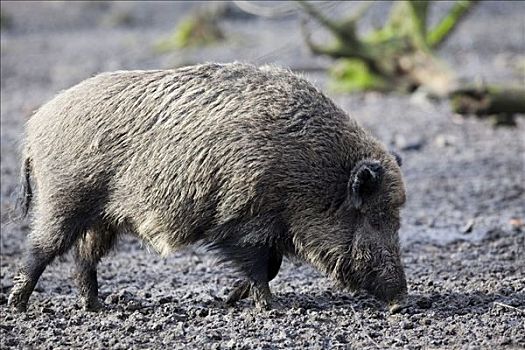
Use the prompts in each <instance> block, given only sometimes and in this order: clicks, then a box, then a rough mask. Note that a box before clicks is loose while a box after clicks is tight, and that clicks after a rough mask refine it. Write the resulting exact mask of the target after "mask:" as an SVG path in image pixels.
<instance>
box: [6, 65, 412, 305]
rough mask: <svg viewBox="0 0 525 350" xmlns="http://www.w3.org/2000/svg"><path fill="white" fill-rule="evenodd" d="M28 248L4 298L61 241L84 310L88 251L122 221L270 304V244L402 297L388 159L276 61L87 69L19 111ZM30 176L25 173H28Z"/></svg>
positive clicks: (104, 244)
mask: <svg viewBox="0 0 525 350" xmlns="http://www.w3.org/2000/svg"><path fill="white" fill-rule="evenodd" d="M23 157H24V160H23V169H22V177H23V184H24V186H23V194H22V199H23V203H22V208H23V209H24V210H26V211H27V210H28V209H29V204H30V201H31V199H32V197H33V191H32V186H33V187H35V188H36V192H35V196H34V198H33V199H34V205H33V207H34V208H33V210H34V222H33V230H32V233H31V234H30V236H29V239H28V251H27V257H26V259H25V261H24V263H23V265H22V267H21V269H20V273H19V274H18V276H17V278H16V281H15V286H14V288H13V290H12V292H11V295H10V298H9V304H10V305H12V306H13V307H14V308H16V309H18V310H25V309H26V307H27V302H28V299H29V296H30V295H31V292H32V290H33V288H34V286H35V284H36V282H37V280H38V278H39V276H40V275H41V273H42V272H43V271H44V269H45V267H46V266H47V264H49V263H50V262H51V261H52V260H53V259H54V258H55V257H56V256H58V255H61V254H63V253H65V252H67V251H68V250H69V249H70V248H73V249H74V252H75V262H76V267H77V274H76V281H77V284H78V287H79V291H80V296H81V298H82V300H83V303H84V306H85V308H86V309H97V308H99V307H100V306H101V304H100V302H99V301H98V297H97V295H98V287H97V279H96V265H97V263H98V261H99V260H100V259H101V258H102V257H103V256H104V255H105V254H106V253H107V252H108V251H109V250H110V249H111V248H112V246H113V244H114V243H115V241H116V238H117V236H118V235H119V234H121V233H132V234H134V235H136V236H138V237H140V238H141V239H143V240H145V241H147V242H149V243H150V244H151V246H153V247H154V248H155V249H156V250H157V251H158V252H159V253H161V254H163V255H165V254H168V253H170V252H172V251H174V250H176V249H178V248H180V247H183V246H187V245H190V244H201V245H204V246H205V247H207V248H208V249H210V250H213V251H216V252H217V253H218V254H219V255H220V256H221V257H222V260H224V261H227V262H230V263H233V264H234V265H235V266H236V267H238V269H239V270H240V272H241V273H242V274H243V279H242V280H241V281H240V283H239V285H238V286H237V287H236V289H235V290H234V291H233V292H232V294H231V295H230V297H229V299H228V301H229V302H235V301H236V300H238V299H240V298H244V297H246V296H249V295H251V296H252V297H253V298H254V299H255V301H256V304H257V306H259V307H268V306H269V305H270V296H271V294H270V290H269V288H268V281H270V280H271V279H273V278H274V277H275V275H276V274H277V272H278V270H279V267H280V265H281V261H282V258H283V256H296V257H299V258H302V259H304V260H306V261H308V262H310V263H312V264H313V265H315V266H316V267H317V268H318V269H320V270H321V271H323V272H325V273H327V274H328V275H329V276H331V277H332V278H333V279H334V280H335V281H337V282H338V283H339V284H340V285H341V286H342V287H345V288H349V289H359V288H364V289H366V290H368V291H370V292H371V293H372V294H374V295H375V296H377V297H379V298H380V299H382V300H385V301H393V300H398V299H401V298H402V297H403V296H404V295H405V294H406V281H405V275H404V271H403V266H402V264H401V259H400V255H399V243H398V229H399V222H400V219H399V210H400V207H401V206H402V205H403V203H404V201H405V190H404V185H403V180H402V175H401V171H400V168H399V165H398V162H396V158H395V157H394V156H393V155H392V154H390V153H389V152H388V151H387V150H386V149H385V147H384V146H383V145H382V144H381V143H379V142H378V141H377V140H375V139H374V138H373V137H372V136H371V135H370V134H369V133H368V132H367V131H365V130H364V129H363V128H361V126H359V124H358V123H357V122H356V121H354V120H352V119H351V118H349V117H348V115H347V114H346V113H345V112H343V111H342V110H341V109H340V108H338V107H337V106H336V105H335V104H334V103H333V102H332V101H331V100H330V99H328V98H327V97H325V96H324V95H323V94H322V93H321V92H319V91H318V90H317V89H316V88H315V87H313V86H312V85H311V84H310V83H309V82H307V81H306V80H305V79H303V78H301V77H299V76H297V75H295V74H292V73H291V72H289V71H287V70H283V69H278V68H275V67H270V66H264V67H260V68H257V67H255V66H252V65H247V64H240V63H232V64H212V63H210V64H203V65H197V66H191V67H185V68H179V69H175V70H156V71H119V72H113V73H104V74H100V75H97V76H95V77H93V78H90V79H87V80H85V81H83V82H81V83H80V84H78V85H76V86H74V87H72V88H70V89H68V90H66V91H64V92H62V93H60V94H59V95H58V96H56V97H55V98H54V99H53V100H51V101H50V102H48V103H47V104H45V105H44V106H42V107H41V108H40V109H39V110H38V111H37V112H36V113H35V115H34V116H33V117H32V118H31V119H30V120H29V122H28V123H27V130H26V141H25V148H24V154H23ZM30 180H31V181H30Z"/></svg>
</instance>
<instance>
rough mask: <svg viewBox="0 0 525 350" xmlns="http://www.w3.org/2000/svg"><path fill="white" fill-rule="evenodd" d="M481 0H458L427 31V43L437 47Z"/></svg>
mask: <svg viewBox="0 0 525 350" xmlns="http://www.w3.org/2000/svg"><path fill="white" fill-rule="evenodd" d="M478 2H479V0H457V1H456V3H455V4H454V6H453V7H452V8H451V9H450V10H449V12H448V13H447V14H446V15H445V17H443V18H442V19H441V21H440V22H439V23H438V24H437V25H436V26H435V27H434V28H432V30H429V31H428V32H427V43H428V45H429V46H430V47H433V48H437V47H439V46H440V45H441V44H442V43H444V42H445V40H446V39H447V38H448V37H449V36H450V34H452V32H453V31H454V29H455V28H456V27H457V25H458V24H459V23H460V22H461V19H462V18H463V17H465V16H466V15H467V14H468V13H469V12H470V10H471V9H472V8H473V7H474V5H476V3H478Z"/></svg>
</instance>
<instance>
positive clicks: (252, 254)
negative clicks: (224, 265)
mask: <svg viewBox="0 0 525 350" xmlns="http://www.w3.org/2000/svg"><path fill="white" fill-rule="evenodd" d="M284 232H285V225H283V223H282V221H281V220H280V219H279V217H278V216H276V215H275V214H273V215H272V214H271V213H268V214H264V215H260V216H257V217H255V218H252V219H250V220H248V221H245V222H238V221H233V220H232V221H231V222H229V223H227V224H225V225H223V226H220V227H218V228H217V229H216V230H213V231H210V232H208V239H209V240H210V241H211V243H209V244H208V246H209V247H210V248H211V249H215V250H218V251H219V253H220V254H221V255H222V257H223V260H224V261H229V262H231V263H233V265H234V266H236V267H237V268H238V269H239V271H240V272H241V273H242V274H243V275H244V276H243V277H244V279H243V280H242V281H241V282H240V283H237V286H236V288H235V289H234V291H233V292H232V293H231V294H230V296H229V297H228V299H227V303H230V304H231V303H234V302H236V301H238V300H240V299H242V298H245V297H247V296H249V295H250V294H251V296H252V297H253V298H254V301H255V305H256V306H257V308H259V309H269V308H271V304H272V303H271V299H272V295H271V292H270V287H269V286H268V282H269V281H270V280H272V279H273V278H274V277H275V276H276V275H277V273H278V271H279V268H280V266H281V261H282V250H283V249H282V245H283V244H282V237H283V236H284Z"/></svg>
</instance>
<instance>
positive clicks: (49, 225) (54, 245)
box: [8, 210, 80, 311]
mask: <svg viewBox="0 0 525 350" xmlns="http://www.w3.org/2000/svg"><path fill="white" fill-rule="evenodd" d="M42 212H44V213H48V215H46V214H44V213H42V214H40V213H38V212H37V215H36V216H35V217H36V220H35V223H34V229H33V231H32V232H31V234H30V235H29V237H28V249H27V253H26V256H25V260H24V262H23V263H22V266H21V268H20V270H19V272H18V274H17V276H16V277H15V279H14V286H13V289H12V290H11V294H10V295H9V301H8V304H9V305H10V306H11V307H12V308H14V309H16V310H17V311H25V310H26V309H27V303H28V300H29V297H30V296H31V293H32V292H33V289H34V288H35V285H36V283H37V281H38V279H39V278H40V275H41V274H42V272H44V270H45V268H46V267H47V265H49V264H50V263H51V262H52V261H53V259H54V258H55V257H56V256H58V255H62V254H64V253H66V252H67V251H68V250H69V248H71V246H72V245H73V243H74V242H75V240H76V238H77V237H78V233H79V229H80V227H79V225H78V222H75V220H68V219H65V218H64V217H63V216H55V217H51V214H49V211H47V210H46V211H44V210H43V211H42Z"/></svg>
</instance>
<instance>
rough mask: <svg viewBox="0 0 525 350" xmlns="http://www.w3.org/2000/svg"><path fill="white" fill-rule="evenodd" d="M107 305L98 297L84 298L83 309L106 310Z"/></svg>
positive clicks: (91, 310) (92, 310)
mask: <svg viewBox="0 0 525 350" xmlns="http://www.w3.org/2000/svg"><path fill="white" fill-rule="evenodd" d="M105 308H106V306H105V305H104V303H102V302H101V301H100V300H99V299H98V298H96V299H91V300H82V309H84V311H90V312H98V311H101V310H104V309H105Z"/></svg>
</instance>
